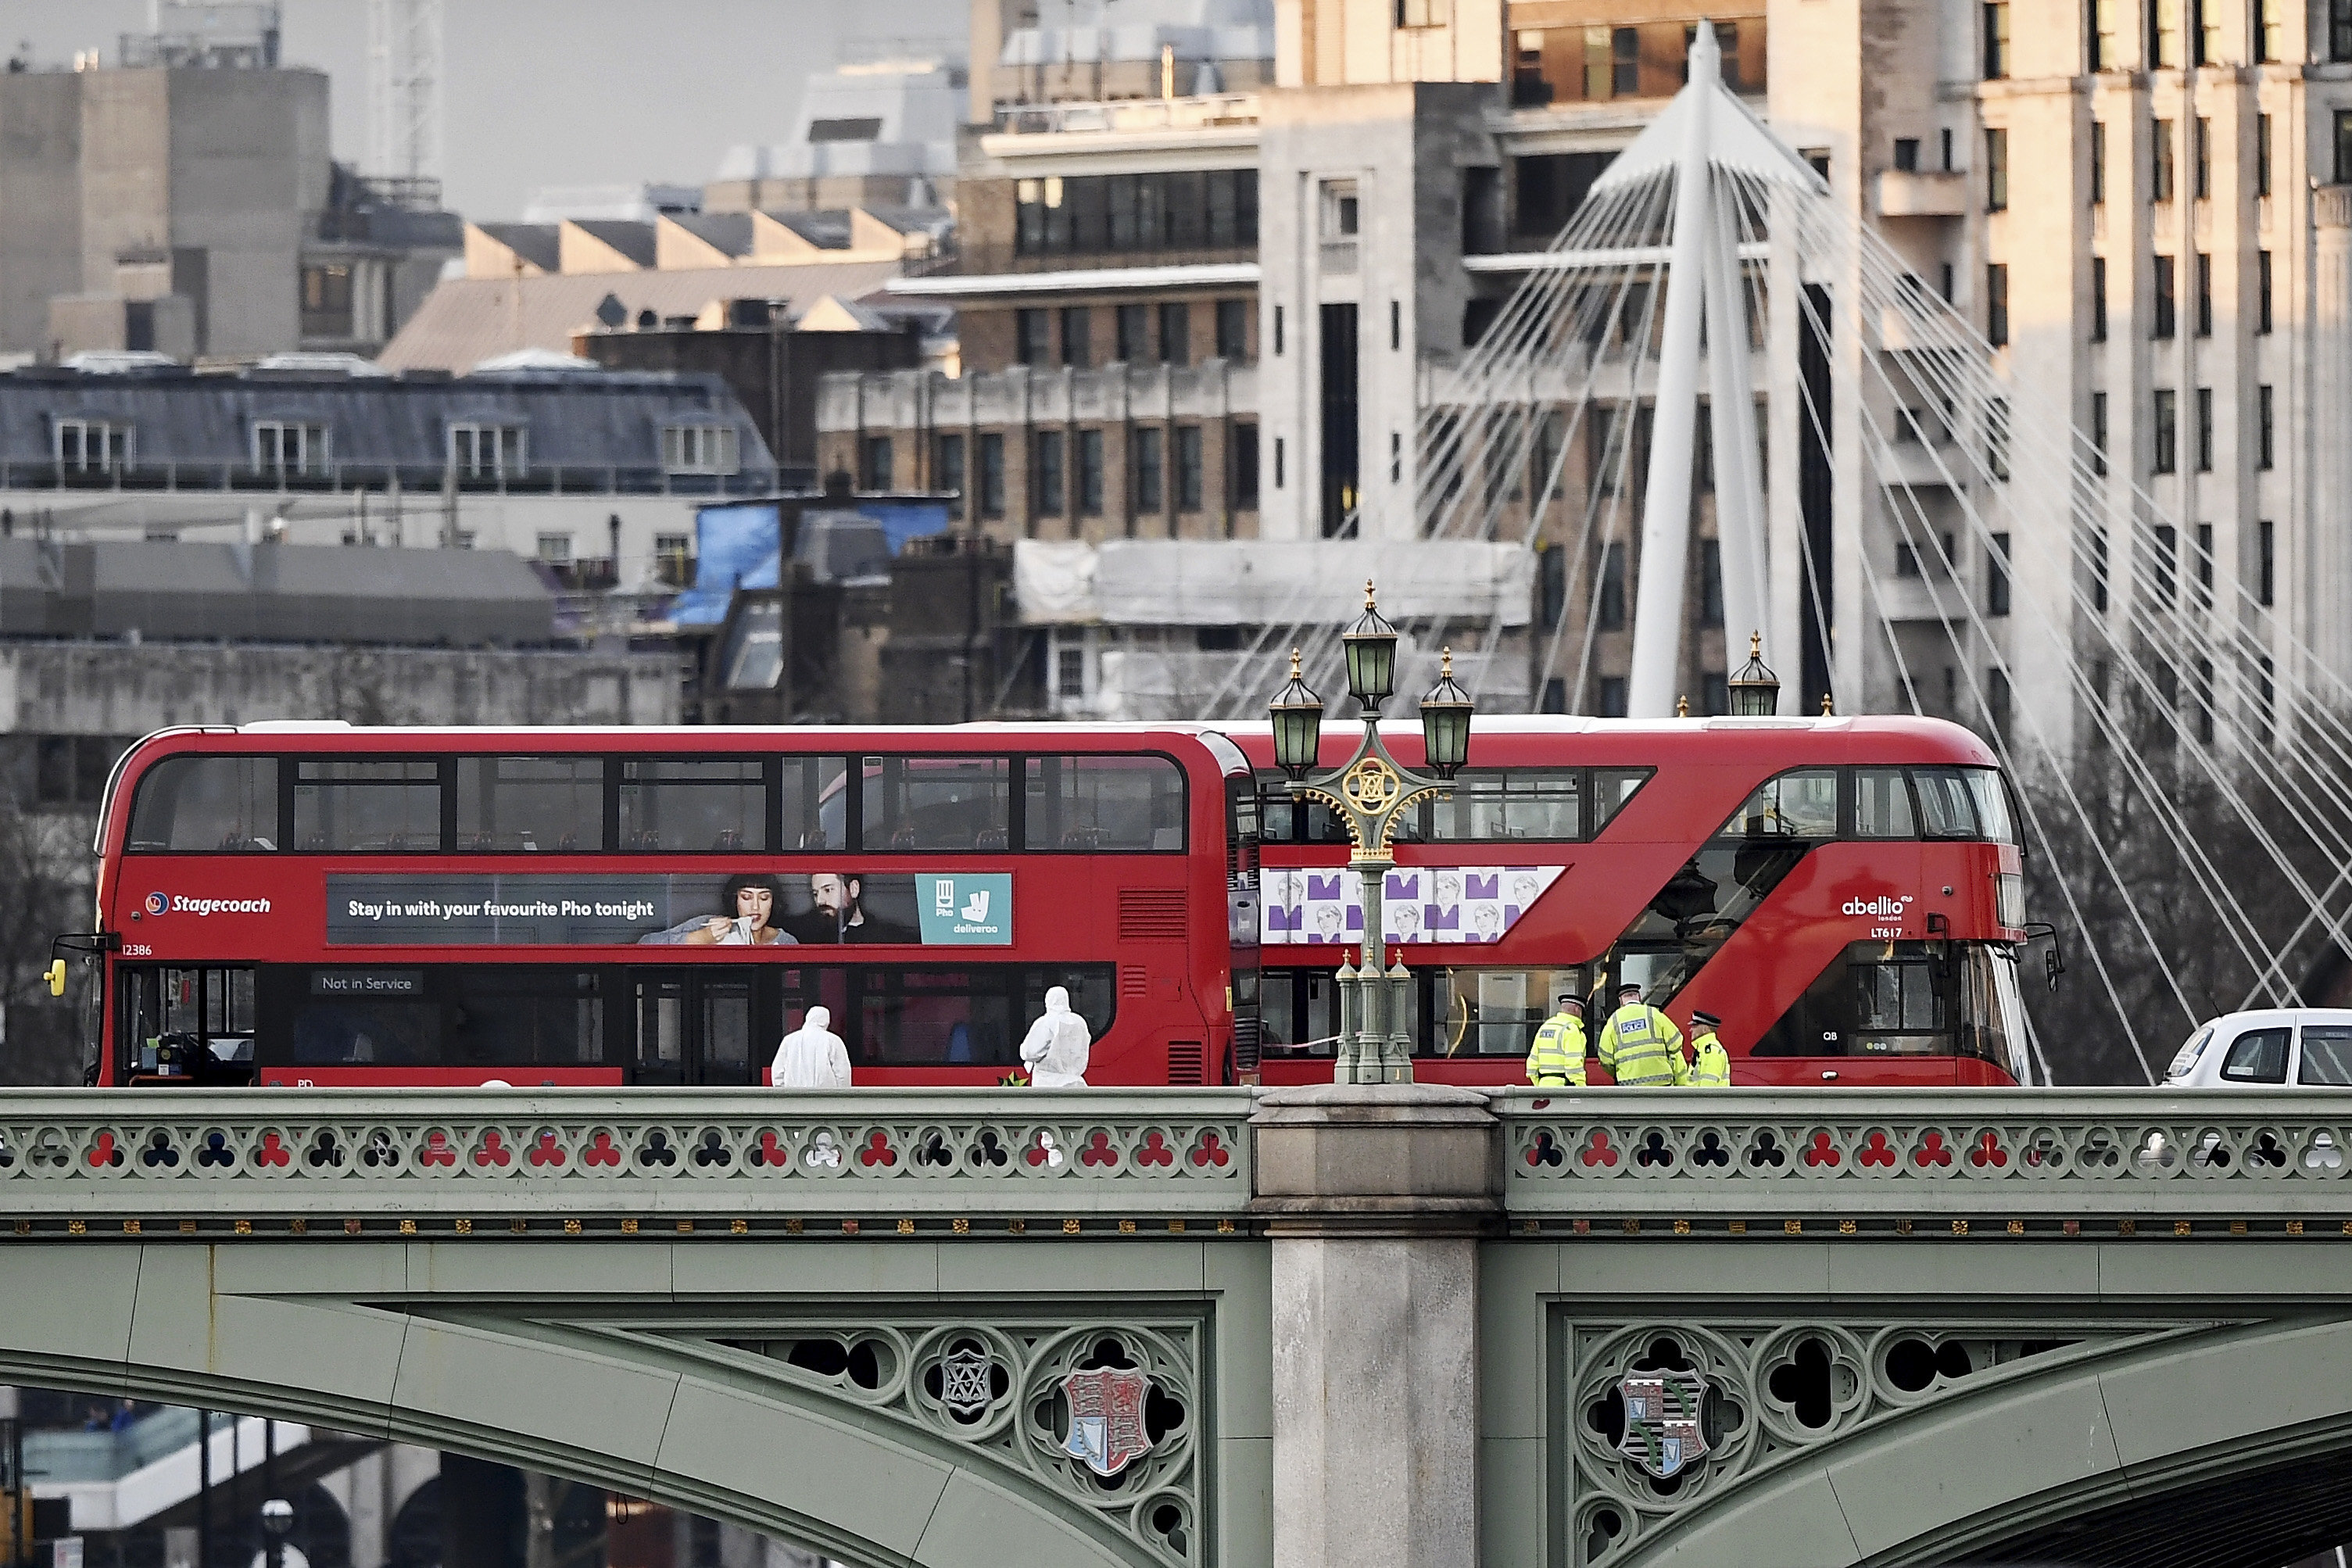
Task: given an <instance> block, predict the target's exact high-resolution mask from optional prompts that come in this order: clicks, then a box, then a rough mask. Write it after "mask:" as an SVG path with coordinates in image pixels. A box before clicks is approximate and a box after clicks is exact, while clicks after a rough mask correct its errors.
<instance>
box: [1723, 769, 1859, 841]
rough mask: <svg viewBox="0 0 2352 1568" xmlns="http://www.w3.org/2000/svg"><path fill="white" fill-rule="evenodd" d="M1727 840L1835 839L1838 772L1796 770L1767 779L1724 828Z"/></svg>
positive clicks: (1828, 770)
mask: <svg viewBox="0 0 2352 1568" xmlns="http://www.w3.org/2000/svg"><path fill="white" fill-rule="evenodd" d="M1723 831H1724V836H1725V837H1728V838H1834V837H1837V770H1836V769H1835V768H1798V769H1794V770H1792V771H1791V772H1789V773H1781V774H1780V775H1779V776H1778V777H1775V778H1770V779H1767V780H1766V781H1765V782H1764V784H1763V787H1762V788H1760V789H1759V790H1758V791H1757V792H1756V793H1755V794H1754V795H1749V796H1748V803H1747V804H1746V805H1742V806H1741V807H1740V808H1739V809H1738V811H1737V812H1735V813H1734V814H1733V815H1732V818H1731V820H1730V822H1729V823H1727V824H1726V825H1725V826H1724V830H1723Z"/></svg>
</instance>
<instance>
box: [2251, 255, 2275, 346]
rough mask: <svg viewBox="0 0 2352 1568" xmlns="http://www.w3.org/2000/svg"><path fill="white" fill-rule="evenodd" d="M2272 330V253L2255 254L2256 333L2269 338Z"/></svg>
mask: <svg viewBox="0 0 2352 1568" xmlns="http://www.w3.org/2000/svg"><path fill="white" fill-rule="evenodd" d="M2270 330H2271V253H2270V252H2269V251H2267V250H2258V251H2256V252H2254V331H2255V332H2256V333H2258V334H2260V335H2262V336H2265V337H2267V336H2268V335H2269V334H2270Z"/></svg>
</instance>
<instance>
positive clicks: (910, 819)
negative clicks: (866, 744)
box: [859, 757, 1012, 854]
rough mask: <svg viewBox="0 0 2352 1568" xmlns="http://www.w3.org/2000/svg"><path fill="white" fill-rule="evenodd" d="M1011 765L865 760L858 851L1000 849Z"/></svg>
mask: <svg viewBox="0 0 2352 1568" xmlns="http://www.w3.org/2000/svg"><path fill="white" fill-rule="evenodd" d="M1011 776H1012V765H1011V764H1010V763H1008V762H1007V761H1006V760H1005V759H1004V758H1003V757H868V758H866V765H865V769H864V777H865V820H864V823H863V825H862V826H861V827H860V830H859V831H860V834H861V836H862V837H863V840H864V842H863V844H862V846H861V847H864V848H866V849H878V850H887V851H892V852H895V853H899V854H904V853H907V852H908V851H910V850H922V849H1003V848H1007V847H1010V844H1011V829H1012V792H1011V788H1010V780H1011Z"/></svg>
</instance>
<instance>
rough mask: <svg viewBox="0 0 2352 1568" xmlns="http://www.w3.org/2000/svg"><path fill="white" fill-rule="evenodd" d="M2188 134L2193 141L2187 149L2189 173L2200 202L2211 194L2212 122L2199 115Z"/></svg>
mask: <svg viewBox="0 0 2352 1568" xmlns="http://www.w3.org/2000/svg"><path fill="white" fill-rule="evenodd" d="M2190 134H2191V136H2192V137H2193V138H2194V141H2193V143H2192V145H2191V146H2190V147H2189V174H2190V178H2191V180H2192V182H2193V189H2194V191H2195V194H2196V197H2197V199H2198V200H2199V201H2200V202H2201V201H2203V200H2204V199H2205V198H2206V197H2208V196H2210V195H2212V194H2213V122H2212V121H2210V120H2208V119H2206V118H2205V117H2204V116H2203V115H2201V114H2200V115H2199V116H2198V117H2197V121H2196V124H2195V128H2194V130H2193V131H2192V132H2190Z"/></svg>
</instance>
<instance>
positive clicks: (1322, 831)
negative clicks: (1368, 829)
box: [1257, 770, 1411, 844]
mask: <svg viewBox="0 0 2352 1568" xmlns="http://www.w3.org/2000/svg"><path fill="white" fill-rule="evenodd" d="M1257 782H1258V786H1259V787H1258V801H1259V806H1258V816H1259V821H1260V824H1261V825H1262V828H1263V831H1264V832H1265V841H1266V842H1267V843H1268V844H1345V843H1347V842H1348V826H1347V824H1346V823H1344V822H1342V821H1340V820H1339V814H1338V813H1336V812H1334V811H1333V810H1332V809H1331V807H1330V805H1329V804H1328V802H1325V801H1322V800H1318V799H1316V798H1314V797H1313V796H1311V795H1310V796H1305V797H1300V796H1295V795H1292V794H1291V793H1290V788H1289V780H1288V779H1287V778H1286V777H1285V776H1284V775H1283V774H1282V773H1279V772H1276V771H1271V770H1270V771H1268V772H1265V773H1259V774H1258V775H1257ZM1398 837H1400V838H1403V839H1406V840H1407V841H1408V842H1409V841H1410V839H1411V835H1409V834H1407V833H1405V832H1403V831H1402V826H1400V831H1399V833H1398Z"/></svg>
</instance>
